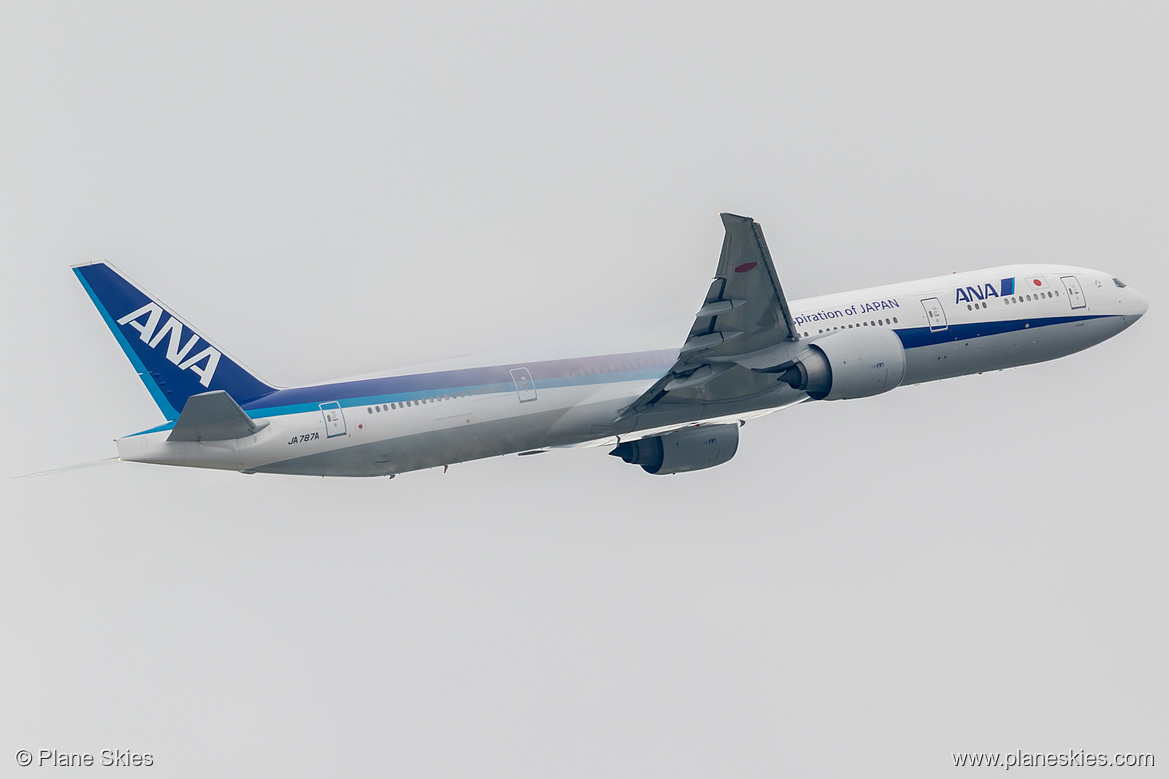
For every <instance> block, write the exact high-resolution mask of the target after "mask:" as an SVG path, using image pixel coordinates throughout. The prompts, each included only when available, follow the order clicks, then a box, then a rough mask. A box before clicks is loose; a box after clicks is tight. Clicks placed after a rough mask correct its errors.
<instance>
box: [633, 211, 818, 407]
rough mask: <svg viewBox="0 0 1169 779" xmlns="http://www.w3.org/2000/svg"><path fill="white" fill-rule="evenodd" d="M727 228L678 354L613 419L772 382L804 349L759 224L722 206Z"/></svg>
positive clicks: (752, 391) (724, 397)
mask: <svg viewBox="0 0 1169 779" xmlns="http://www.w3.org/2000/svg"><path fill="white" fill-rule="evenodd" d="M721 216H722V221H723V226H724V227H725V228H726V236H725V237H724V238H723V247H722V254H721V256H720V257H719V259H718V270H716V271H715V277H714V281H712V282H711V285H710V289H709V290H708V291H707V293H706V298H705V299H704V300H703V304H702V308H701V309H699V311H698V313H697V314H696V315H695V319H694V325H693V326H692V327H691V328H690V334H689V335H688V336H687V337H686V341H685V343H684V344H683V345H682V348H681V352H680V354H679V356H678V361H677V362H676V363H674V366H673V367H672V368H670V371H669V372H668V373H667V374H666V375H665V376H663V377H662V378H661V379H660V380H658V382H657V383H656V384H654V385H653V386H652V387H650V389H649V390H647V391H646V392H645V393H644V394H643V395H642V396H641V397H639V398H638V399H637V400H636V401H634V403H633V404H632V405H631V406H629V407H628V408H627V409H625V410H624V411H622V412H621V415H620V417H619V419H627V418H629V417H631V416H637V415H642V414H647V413H651V412H653V411H654V410H665V407H666V406H670V405H673V404H676V403H688V404H693V403H698V404H702V405H715V404H719V403H730V402H736V401H741V400H746V399H749V398H751V397H752V396H755V395H759V394H762V393H764V392H768V391H770V390H773V389H774V388H775V382H776V377H775V376H774V375H772V372H773V371H774V370H775V368H776V367H778V366H780V365H783V364H785V363H786V364H790V363H791V362H792V360H793V359H794V358H795V356H796V355H797V354H798V353H799V352H801V351H803V347H801V346H800V344H799V343H798V341H799V333H797V332H796V328H795V325H794V324H793V323H792V315H791V310H790V309H789V308H788V304H787V299H786V298H785V297H784V295H783V288H782V287H781V286H780V284H779V276H778V275H777V274H776V272H775V266H774V265H773V264H772V262H771V253H770V252H768V250H767V242H766V241H765V240H764V239H763V230H762V228H760V227H759V225H758V224H757V223H756V222H755V221H754V220H753V219H751V218H750V217H745V216H735V215H734V214H722V215H721Z"/></svg>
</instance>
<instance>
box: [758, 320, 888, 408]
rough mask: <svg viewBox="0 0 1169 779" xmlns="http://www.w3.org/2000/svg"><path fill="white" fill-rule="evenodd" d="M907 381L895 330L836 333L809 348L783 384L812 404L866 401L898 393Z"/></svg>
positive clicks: (782, 378)
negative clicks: (834, 401)
mask: <svg viewBox="0 0 1169 779" xmlns="http://www.w3.org/2000/svg"><path fill="white" fill-rule="evenodd" d="M904 378H905V349H904V348H903V347H902V346H901V339H900V338H898V337H897V334H896V333H894V332H893V331H892V330H885V329H884V328H877V327H873V328H862V329H860V330H855V329H854V330H844V331H837V332H835V333H833V334H832V335H829V336H827V337H826V338H821V339H819V340H817V341H814V342H812V343H811V344H809V348H808V351H806V352H804V353H803V354H801V355H800V356H799V357H797V358H796V363H795V364H794V365H792V366H790V367H788V368H787V369H786V370H784V371H783V372H782V373H781V374H780V377H779V380H780V381H784V382H787V383H788V384H790V385H791V386H792V387H793V388H795V389H798V390H803V391H805V392H807V393H808V395H809V396H811V398H812V399H813V400H847V399H849V398H867V397H870V396H871V395H880V394H881V393H882V392H888V391H889V390H891V389H895V388H896V387H897V386H898V385H899V384H901V381H902V379H904Z"/></svg>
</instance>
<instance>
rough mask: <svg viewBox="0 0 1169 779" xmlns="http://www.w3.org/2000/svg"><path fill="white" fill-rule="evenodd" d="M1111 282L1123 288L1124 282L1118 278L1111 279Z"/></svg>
mask: <svg viewBox="0 0 1169 779" xmlns="http://www.w3.org/2000/svg"><path fill="white" fill-rule="evenodd" d="M1112 283H1113V284H1115V285H1116V286H1118V287H1120V288H1121V289H1124V282H1123V281H1121V280H1120V279H1113V280H1112Z"/></svg>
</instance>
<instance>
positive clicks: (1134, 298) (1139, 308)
mask: <svg viewBox="0 0 1169 779" xmlns="http://www.w3.org/2000/svg"><path fill="white" fill-rule="evenodd" d="M1128 289H1129V298H1130V300H1129V304H1128V305H1129V309H1130V311H1131V312H1132V315H1133V316H1135V317H1142V316H1144V315H1145V312H1146V311H1148V310H1149V301H1148V300H1147V299H1146V298H1145V296H1144V295H1142V294H1141V293H1139V292H1137V291H1136V290H1135V289H1133V288H1132V287H1129V288H1128Z"/></svg>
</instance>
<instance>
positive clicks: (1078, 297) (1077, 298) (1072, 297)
mask: <svg viewBox="0 0 1169 779" xmlns="http://www.w3.org/2000/svg"><path fill="white" fill-rule="evenodd" d="M1059 280H1060V281H1062V282H1063V288H1064V289H1065V290H1067V293H1068V301H1069V302H1070V303H1071V304H1072V308H1086V307H1087V305H1088V304H1087V303H1086V302H1084V291H1083V290H1082V289H1080V280H1079V279H1077V278H1076V277H1075V276H1060V278H1059Z"/></svg>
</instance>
